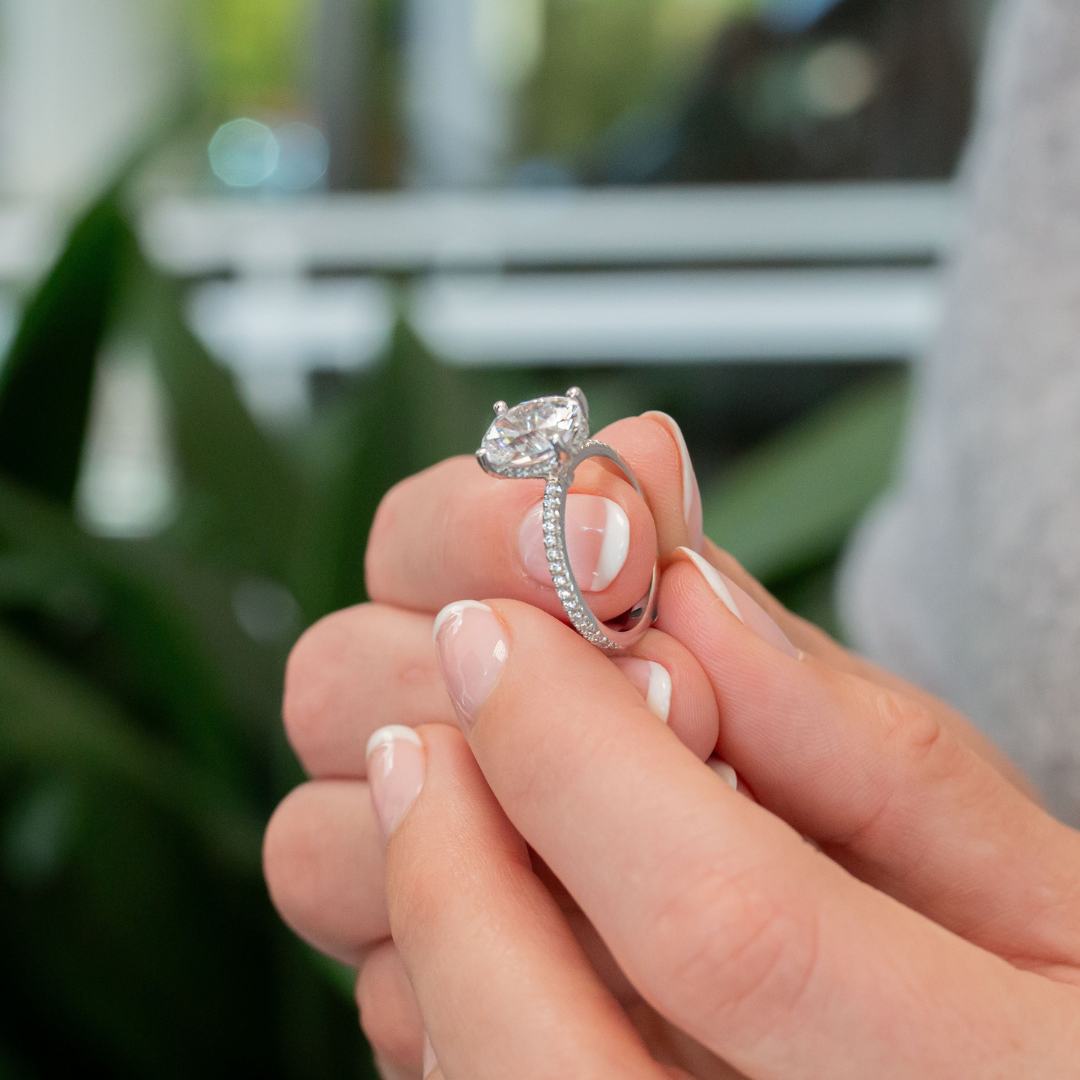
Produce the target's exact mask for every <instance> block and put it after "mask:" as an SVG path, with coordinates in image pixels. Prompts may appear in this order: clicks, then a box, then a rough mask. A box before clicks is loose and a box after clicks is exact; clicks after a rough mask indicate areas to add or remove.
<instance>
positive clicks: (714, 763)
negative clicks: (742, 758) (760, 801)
mask: <svg viewBox="0 0 1080 1080" xmlns="http://www.w3.org/2000/svg"><path fill="white" fill-rule="evenodd" d="M705 764H706V765H708V766H709V768H710V769H712V771H713V772H714V773H716V775H717V776H719V777H720V779H721V780H723V781H724V783H725V784H727V786H728V787H729V788H731V790H732V791H737V792H738V793H739V794H740V795H745V796H746V798H748V799H749V800H750V801H751V802H757V796H756V795H755V794H754V793H753V792H752V791H751V790H750V785H749V784H748V783H747V782H746V780H745V779H744V778H743V777H741V776H740V775H739V774H738V773H737V772H736V771H735V770H734V769H733V768H732V767H731V766H730V765H729V764H728V763H727V762H726V761H723V760H721V759H720V758H718V757H717V756H716V755H715V754H713V756H712V757H711V758H709V759H708V761H706V762H705Z"/></svg>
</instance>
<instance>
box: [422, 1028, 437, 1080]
mask: <svg viewBox="0 0 1080 1080" xmlns="http://www.w3.org/2000/svg"><path fill="white" fill-rule="evenodd" d="M438 1067H439V1063H438V1061H437V1060H436V1058H435V1051H434V1049H433V1048H432V1045H431V1040H430V1039H429V1038H428V1033H427V1032H426V1031H425V1032H424V1068H423V1073H422V1075H423V1077H424V1080H427V1078H428V1077H429V1076H430V1075H431V1074H432V1073H433V1072H434V1071H435V1070H436V1069H437V1068H438Z"/></svg>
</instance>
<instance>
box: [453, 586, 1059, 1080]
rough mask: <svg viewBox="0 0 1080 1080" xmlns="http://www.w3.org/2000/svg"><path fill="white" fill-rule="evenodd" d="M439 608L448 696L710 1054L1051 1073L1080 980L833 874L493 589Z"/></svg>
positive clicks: (478, 748) (600, 924) (541, 842)
mask: <svg viewBox="0 0 1080 1080" xmlns="http://www.w3.org/2000/svg"><path fill="white" fill-rule="evenodd" d="M440 622H441V628H440V631H439V637H438V645H439V652H440V662H441V665H442V668H443V672H444V678H445V679H446V683H447V688H448V690H449V691H450V693H451V697H452V698H453V699H454V700H455V702H456V704H457V707H458V709H459V715H460V716H461V722H462V727H463V728H464V729H465V730H466V732H467V733H468V738H469V743H470V745H471V747H472V749H473V752H474V754H475V756H476V759H477V762H478V763H479V765H480V767H481V769H482V770H483V772H484V775H485V777H486V778H487V780H488V783H489V784H490V786H491V788H492V791H493V792H494V793H495V795H496V797H497V798H498V799H499V802H500V803H501V805H502V806H503V808H504V810H505V811H506V813H507V815H508V817H509V818H510V820H511V821H512V822H513V824H514V825H515V827H516V828H517V829H518V831H519V832H520V833H521V834H522V836H524V837H525V839H526V840H527V841H528V842H529V843H530V844H531V845H532V847H533V848H534V849H535V850H536V851H537V853H538V854H539V855H540V856H541V858H543V859H544V861H545V862H546V863H547V864H548V866H550V867H551V869H552V871H553V872H554V873H555V874H556V875H557V876H558V878H559V879H560V880H561V881H562V882H563V883H564V884H565V885H566V887H567V889H568V890H569V891H570V893H571V895H572V896H573V897H574V898H575V900H577V902H578V903H579V905H580V906H581V908H582V910H583V911H584V912H585V914H586V915H587V916H588V917H589V919H590V920H591V921H592V923H593V924H594V925H595V926H596V928H597V930H598V931H599V932H600V934H601V936H602V937H603V939H604V941H605V943H606V944H607V945H608V947H609V948H610V950H611V952H612V955H613V956H614V957H615V959H616V961H617V962H618V963H619V966H620V967H621V968H622V969H623V971H624V972H625V973H626V974H627V976H628V978H629V979H630V981H631V982H632V983H633V985H634V986H635V988H636V989H637V990H638V992H639V993H641V995H642V997H644V998H645V1000H646V1001H648V1002H650V1003H651V1004H652V1005H653V1006H654V1007H655V1008H656V1009H657V1010H658V1011H659V1012H660V1013H661V1014H663V1015H664V1016H665V1017H667V1019H669V1020H670V1021H671V1022H672V1023H674V1024H675V1025H676V1026H678V1027H680V1028H682V1029H683V1030H684V1031H686V1032H688V1033H689V1034H690V1035H691V1036H692V1037H694V1038H696V1039H697V1040H699V1041H700V1042H702V1043H703V1044H704V1045H706V1046H707V1047H708V1048H709V1049H710V1050H712V1051H713V1052H714V1053H715V1054H717V1055H719V1056H720V1057H722V1058H724V1059H725V1060H727V1061H729V1062H731V1063H732V1064H733V1065H734V1066H735V1067H737V1068H739V1069H740V1070H741V1071H743V1072H745V1073H748V1074H749V1075H752V1076H769V1077H788V1076H806V1075H821V1076H875V1077H897V1078H899V1077H909V1076H914V1075H927V1076H940V1077H944V1076H972V1075H982V1074H983V1073H985V1074H987V1075H997V1074H998V1073H1000V1074H1003V1075H1005V1074H1008V1075H1011V1074H1012V1073H1014V1072H1015V1073H1017V1074H1028V1075H1036V1074H1039V1075H1042V1074H1045V1075H1053V1074H1054V1072H1055V1069H1059V1068H1061V1067H1062V1066H1063V1064H1064V1062H1065V1061H1066V1060H1068V1058H1067V1056H1066V1055H1067V1054H1069V1053H1073V1054H1075V1052H1076V1049H1077V1046H1076V1032H1075V1030H1074V1024H1073V1020H1072V1017H1073V1015H1074V1009H1075V1002H1076V998H1075V996H1074V994H1075V991H1074V990H1073V989H1072V988H1070V987H1066V986H1058V985H1053V984H1050V983H1048V982H1047V981H1045V980H1043V979H1040V978H1038V977H1037V976H1035V975H1032V974H1030V973H1027V972H1023V971H1019V970H1017V969H1015V968H1013V967H1011V966H1010V965H1009V964H1007V963H1006V962H1005V961H1003V960H1001V959H1000V958H998V957H996V956H993V955H992V954H990V953H988V952H985V951H983V950H981V949H979V948H977V947H976V946H974V945H971V944H970V943H968V942H965V941H963V940H962V939H960V938H959V937H956V936H955V935H953V934H951V933H949V932H948V931H946V930H944V929H942V928H941V927H939V926H937V925H935V924H933V923H932V922H930V921H929V920H928V919H926V918H924V917H923V916H921V915H919V914H917V913H916V912H914V911H912V910H910V909H909V908H906V907H904V906H902V905H901V904H900V903H898V902H897V901H895V900H893V899H891V898H890V897H888V896H886V895H884V894H883V893H880V892H877V891H876V890H874V889H872V888H870V887H869V886H867V885H865V884H863V883H862V882H860V881H857V880H856V879H854V878H852V877H850V876H849V875H847V874H846V873H845V872H844V871H842V870H841V869H840V868H839V866H837V864H835V863H833V862H832V861H830V860H828V859H827V858H825V857H824V856H823V855H821V854H819V853H818V852H816V851H814V850H813V849H812V848H811V847H810V846H809V845H807V844H805V843H804V842H803V841H802V839H801V838H800V837H799V835H798V834H797V833H796V832H795V831H794V830H792V829H791V828H789V827H788V826H787V825H785V824H784V823H783V822H782V821H781V820H780V819H779V818H776V817H774V816H773V815H771V814H770V813H769V812H768V811H766V810H765V809H763V808H762V807H760V806H758V805H756V804H754V803H753V802H751V801H750V800H748V799H743V798H740V797H738V796H737V795H736V794H735V793H734V792H732V791H731V790H730V788H728V787H727V786H726V785H725V784H724V783H723V782H722V781H721V780H719V779H718V778H717V777H715V776H714V775H713V773H712V772H711V771H710V770H709V769H708V768H707V767H705V766H704V765H703V764H702V763H701V762H700V761H698V760H697V759H696V758H695V757H694V756H693V755H692V754H690V753H689V752H688V751H687V750H686V748H685V747H683V746H682V745H681V744H680V743H679V742H678V740H676V739H675V738H674V736H673V735H672V734H671V733H670V732H669V731H667V730H666V729H665V728H664V727H663V726H662V725H659V724H656V723H655V721H654V720H652V718H651V717H650V715H649V714H648V712H647V710H645V709H644V707H643V706H642V704H641V703H640V701H639V700H636V697H635V695H632V694H631V693H630V691H629V688H627V687H625V686H624V685H622V684H621V683H619V681H618V680H617V679H616V678H615V672H614V671H613V670H612V667H611V665H610V664H606V663H604V658H603V657H602V656H600V655H599V654H598V653H597V652H596V650H594V649H591V648H590V646H589V645H588V644H587V643H586V642H584V641H583V640H582V639H580V638H578V637H577V636H576V635H575V634H574V633H573V632H572V631H570V630H569V629H568V628H567V627H565V626H562V625H560V624H558V623H556V622H554V621H553V620H551V619H549V618H547V617H546V616H544V615H543V614H542V613H540V612H538V611H536V610H535V609H533V608H529V607H525V606H523V605H520V604H516V603H513V602H510V601H505V600H500V601H493V602H491V603H490V604H489V605H486V606H484V605H479V606H478V605H475V604H474V605H470V606H469V607H467V608H463V609H460V610H459V611H455V610H454V609H450V610H448V611H447V612H444V613H443V614H442V615H441V616H440ZM735 629H736V630H739V629H741V630H742V632H743V633H746V634H747V635H750V634H751V631H750V630H748V629H745V628H739V627H736V628H735ZM754 640H755V641H756V640H757V639H754ZM758 645H759V646H760V648H761V649H766V648H768V646H766V645H764V644H763V643H761V642H758ZM776 655H777V658H778V660H780V661H782V662H783V663H786V664H791V663H792V662H793V661H792V660H791V659H790V658H788V657H785V656H782V655H781V654H780V653H779V652H777V654H776ZM767 694H768V690H767V688H766V689H764V690H763V691H762V695H763V697H765V696H767ZM600 762H602V763H603V767H602V768H600V767H598V763H600ZM943 1001H946V1002H948V1003H949V1008H948V1009H942V1008H941V1003H942V1002H943ZM1033 1063H1038V1068H1034V1069H1033ZM1039 1068H1042V1069H1043V1072H1042V1073H1039Z"/></svg>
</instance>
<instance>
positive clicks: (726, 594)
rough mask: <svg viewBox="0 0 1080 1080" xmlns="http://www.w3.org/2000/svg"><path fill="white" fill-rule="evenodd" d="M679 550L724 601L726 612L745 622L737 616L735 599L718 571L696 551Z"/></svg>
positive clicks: (682, 548)
mask: <svg viewBox="0 0 1080 1080" xmlns="http://www.w3.org/2000/svg"><path fill="white" fill-rule="evenodd" d="M679 550H680V551H682V552H685V553H686V555H688V556H689V558H690V561H691V562H693V564H694V565H695V566H696V567H697V568H698V570H700V571H701V576H702V577H703V578H704V579H705V580H706V581H707V582H708V584H709V588H710V589H712V591H713V592H714V593H716V595H717V596H718V597H720V599H721V600H723V601H724V605H725V607H727V609H728V611H730V612H731V614H732V615H734V616H735V618H736V619H738V620H739V622H745V621H746V620H745V619H744V618H743V617H742V615H740V614H739V609H738V607H737V606H736V604H735V598H734V597H733V596H732V595H731V590H730V589H729V588H728V587H727V585H726V584H725V583H724V579H723V578H722V577H721V576H720V571H719V570H717V569H716V567H715V566H713V565H712V564H711V563H708V562H706V561H705V559H704V558H703V557H702V556H701V555H699V554H698V553H697V552H696V551H691V550H690V548H688V547H681V548H679Z"/></svg>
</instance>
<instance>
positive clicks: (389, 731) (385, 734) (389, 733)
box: [364, 724, 424, 761]
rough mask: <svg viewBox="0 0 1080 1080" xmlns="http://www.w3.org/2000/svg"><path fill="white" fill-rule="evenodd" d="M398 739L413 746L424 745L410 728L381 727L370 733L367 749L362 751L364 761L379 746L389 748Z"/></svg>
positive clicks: (392, 725) (398, 725)
mask: <svg viewBox="0 0 1080 1080" xmlns="http://www.w3.org/2000/svg"><path fill="white" fill-rule="evenodd" d="M398 739H404V740H405V742H411V743H412V744H413V745H415V746H423V745H424V743H423V740H422V739H421V738H420V736H419V735H417V734H416V732H415V731H413V729H412V728H411V727H406V726H405V725H404V724H387V726H386V727H381V728H379V729H378V730H377V731H373V732H372V733H371V738H370V739H368V741H367V749H366V750H365V751H364V760H365V761H367V760H368V759H370V757H371V755H372V754H374V753H375V751H376V750H378V748H379V747H380V746H390V745H392V744H393V743H395V742H397V740H398Z"/></svg>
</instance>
